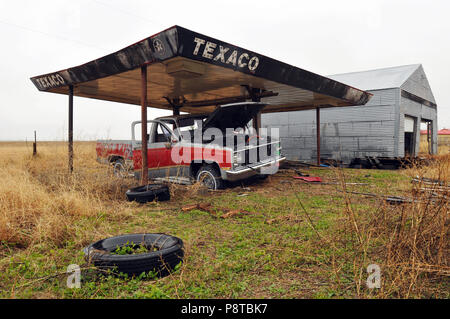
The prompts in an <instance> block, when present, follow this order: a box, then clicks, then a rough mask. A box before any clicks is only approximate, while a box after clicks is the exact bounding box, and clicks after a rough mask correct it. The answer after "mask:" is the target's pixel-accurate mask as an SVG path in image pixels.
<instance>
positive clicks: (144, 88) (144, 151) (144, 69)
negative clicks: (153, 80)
mask: <svg viewBox="0 0 450 319" xmlns="http://www.w3.org/2000/svg"><path fill="white" fill-rule="evenodd" d="M141 121H142V125H141V136H142V137H141V140H142V173H141V185H147V184H148V159H147V155H148V153H147V143H148V139H147V66H143V67H141Z"/></svg>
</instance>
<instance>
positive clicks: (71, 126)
mask: <svg viewBox="0 0 450 319" xmlns="http://www.w3.org/2000/svg"><path fill="white" fill-rule="evenodd" d="M72 172H73V85H69V173H72Z"/></svg>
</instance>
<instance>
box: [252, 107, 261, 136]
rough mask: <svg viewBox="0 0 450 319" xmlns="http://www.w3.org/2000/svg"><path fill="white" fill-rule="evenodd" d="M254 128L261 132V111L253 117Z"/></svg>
mask: <svg viewBox="0 0 450 319" xmlns="http://www.w3.org/2000/svg"><path fill="white" fill-rule="evenodd" d="M253 128H254V129H255V130H256V132H257V133H258V134H259V129H260V128H261V112H258V114H256V115H255V116H254V117H253Z"/></svg>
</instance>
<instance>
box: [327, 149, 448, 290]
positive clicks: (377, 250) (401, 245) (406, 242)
mask: <svg viewBox="0 0 450 319" xmlns="http://www.w3.org/2000/svg"><path fill="white" fill-rule="evenodd" d="M336 174H337V175H338V176H339V177H340V181H341V182H342V184H341V185H342V188H343V189H344V190H345V188H346V187H345V184H344V182H345V176H344V172H343V171H342V170H337V172H336ZM402 174H404V175H406V176H408V177H410V178H411V179H413V178H416V177H418V179H419V180H422V182H420V183H411V184H410V187H409V190H408V191H407V192H406V193H405V194H404V196H407V197H408V198H410V199H412V202H411V203H405V204H401V205H390V204H388V203H386V202H384V203H383V201H381V203H382V204H380V205H379V207H378V208H377V209H375V210H372V211H370V210H364V211H361V210H358V209H355V208H354V205H352V201H353V202H354V199H352V198H351V197H350V195H349V194H348V193H345V194H346V195H345V196H344V197H345V201H346V203H347V205H346V209H345V210H344V212H343V213H344V218H343V220H344V223H342V225H341V226H340V227H339V228H341V230H343V232H344V233H346V234H351V236H350V237H351V243H352V247H354V248H353V249H352V250H351V251H350V253H349V254H347V255H346V257H347V259H348V260H350V262H351V263H353V265H354V269H353V274H354V282H355V290H356V293H357V296H358V297H375V296H376V297H381V298H390V297H397V298H410V297H414V298H417V297H432V296H434V293H435V289H436V283H438V285H439V284H440V283H443V284H444V290H446V289H448V286H447V288H445V284H446V283H447V285H448V278H449V277H450V245H449V226H450V218H449V206H448V204H449V195H450V188H449V187H447V186H448V185H450V154H447V155H442V156H437V157H432V158H431V164H430V165H429V166H426V167H413V168H410V169H407V170H404V171H403V172H402ZM423 178H429V179H434V180H439V181H441V182H442V185H445V186H442V185H438V184H436V185H430V184H426V183H425V182H423ZM334 241H335V242H342V236H341V235H337V237H336V238H334ZM346 245H348V243H347V242H346ZM371 263H375V264H377V265H379V266H380V268H381V271H382V278H383V280H382V286H381V289H379V290H377V289H375V290H370V289H366V288H365V282H364V280H365V276H364V274H365V273H366V267H367V265H368V264H371ZM432 287H434V288H432Z"/></svg>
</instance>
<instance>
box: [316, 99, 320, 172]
mask: <svg viewBox="0 0 450 319" xmlns="http://www.w3.org/2000/svg"><path fill="white" fill-rule="evenodd" d="M316 133H317V136H316V142H317V165H320V107H317V108H316Z"/></svg>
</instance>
